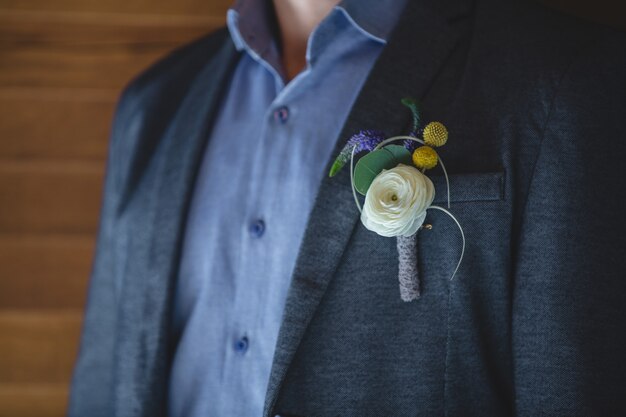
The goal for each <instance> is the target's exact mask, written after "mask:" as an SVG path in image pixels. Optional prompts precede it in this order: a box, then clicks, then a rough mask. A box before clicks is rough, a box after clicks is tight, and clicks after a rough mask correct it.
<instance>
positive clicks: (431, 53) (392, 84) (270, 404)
mask: <svg viewBox="0 0 626 417" xmlns="http://www.w3.org/2000/svg"><path fill="white" fill-rule="evenodd" d="M407 3H408V4H407V7H406V9H405V12H404V13H403V15H402V17H401V19H400V22H399V24H398V25H397V26H396V28H395V29H394V31H393V33H392V35H391V37H390V39H389V41H388V44H387V45H386V47H385V49H384V50H383V52H382V53H381V55H380V57H379V59H378V60H377V62H376V64H375V65H374V68H373V69H372V71H371V73H370V75H369V77H368V79H367V81H366V82H365V85H364V86H363V89H362V90H361V93H360V94H359V96H358V98H357V100H356V102H355V104H354V106H353V108H352V110H351V112H350V114H349V116H348V119H347V121H346V123H345V124H344V127H343V129H342V131H341V134H340V135H339V137H338V138H337V142H336V149H335V152H334V153H333V155H332V158H331V160H330V161H328V165H327V168H326V169H327V170H328V169H330V165H331V163H332V159H333V158H334V157H335V156H336V155H337V153H339V151H340V150H341V148H342V147H343V146H344V145H345V142H346V141H347V139H348V138H349V136H350V135H352V134H353V133H356V132H357V131H358V130H360V129H380V130H383V131H385V133H386V134H387V135H396V134H406V133H408V132H409V130H410V122H411V119H410V114H409V112H408V110H406V109H405V108H404V107H403V106H402V105H401V103H400V100H401V99H402V98H403V97H406V96H413V97H416V98H418V99H419V98H422V97H423V96H424V95H425V94H426V92H427V90H428V88H429V86H430V84H431V82H432V80H433V78H434V77H435V75H436V74H437V73H438V72H439V69H440V68H441V66H442V65H443V63H444V61H445V59H446V58H447V57H448V55H449V54H450V52H451V51H452V49H453V47H454V46H455V44H456V43H457V41H458V33H457V32H456V31H455V30H454V28H453V27H452V26H451V25H450V24H449V23H448V21H449V20H451V19H453V18H454V17H457V16H459V15H461V14H463V13H466V12H467V11H468V10H469V9H470V7H471V1H469V0H468V1H466V0H442V1H439V2H435V1H433V5H432V6H431V5H427V4H425V3H427V2H426V1H419V2H417V1H411V0H410V1H408V2H407ZM434 3H437V4H436V5H434ZM358 219H359V212H358V210H357V208H356V206H355V204H354V201H353V197H352V191H351V187H350V175H349V169H347V167H346V168H344V169H343V170H342V171H341V172H340V173H339V174H338V175H337V176H336V177H334V178H328V177H325V178H324V179H323V180H322V184H321V186H320V190H319V192H318V195H317V198H316V202H315V205H314V208H313V210H312V213H311V216H310V219H309V223H308V226H307V230H306V232H305V236H304V239H303V242H302V246H301V248H300V253H299V255H298V261H297V263H296V268H295V271H294V275H293V277H292V283H291V287H290V289H289V293H288V296H287V303H286V306H285V312H284V315H283V323H282V325H281V329H280V332H279V336H278V342H277V345H276V353H275V355H274V362H273V365H272V371H271V376H270V381H269V385H268V390H267V395H266V399H265V410H264V416H265V417H270V416H272V415H273V413H274V412H275V411H278V410H273V408H274V404H275V403H276V400H277V397H278V394H279V391H280V387H281V384H282V383H283V381H284V379H285V376H286V374H287V370H288V368H289V365H290V363H291V361H292V359H293V357H294V354H295V352H296V350H297V349H298V345H299V343H300V340H301V339H302V336H303V334H304V332H305V330H306V328H307V326H308V324H309V322H310V320H311V318H312V317H313V315H314V313H315V310H316V308H317V306H318V304H319V302H320V300H321V298H322V296H323V295H324V292H325V291H326V288H327V286H328V283H329V281H330V280H331V278H332V277H333V274H334V272H335V270H336V268H337V266H338V265H339V262H340V260H341V256H342V254H343V252H344V249H345V247H346V245H347V244H348V242H349V240H350V236H351V235H352V231H353V229H354V227H355V225H356V224H357V222H358Z"/></svg>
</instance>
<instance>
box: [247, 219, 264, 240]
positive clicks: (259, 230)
mask: <svg viewBox="0 0 626 417" xmlns="http://www.w3.org/2000/svg"><path fill="white" fill-rule="evenodd" d="M263 233H265V222H264V221H263V220H261V219H259V220H257V221H255V222H253V223H252V224H251V225H250V234H251V235H252V236H254V237H261V236H263Z"/></svg>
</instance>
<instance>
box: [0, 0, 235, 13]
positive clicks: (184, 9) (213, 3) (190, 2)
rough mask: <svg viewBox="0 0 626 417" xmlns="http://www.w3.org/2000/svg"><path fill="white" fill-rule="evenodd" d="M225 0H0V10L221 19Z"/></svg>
mask: <svg viewBox="0 0 626 417" xmlns="http://www.w3.org/2000/svg"><path fill="white" fill-rule="evenodd" d="M230 4H231V2H230V1H225V0H207V1H198V0H176V1H171V0H133V1H127V0H108V1H99V0H55V1H49V0H3V1H2V8H5V9H10V10H29V11H74V12H90V13H98V14H102V13H105V14H106V13H132V14H137V15H146V14H155V13H156V14H165V15H189V16H198V15H202V16H217V17H221V16H223V15H224V14H225V13H226V9H228V7H229V6H230Z"/></svg>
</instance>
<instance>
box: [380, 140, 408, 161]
mask: <svg viewBox="0 0 626 417" xmlns="http://www.w3.org/2000/svg"><path fill="white" fill-rule="evenodd" d="M383 149H385V150H388V151H389V152H391V153H392V154H393V156H394V157H395V158H396V159H397V160H398V164H404V165H413V160H412V159H411V152H409V151H408V150H407V149H406V148H405V147H404V146H401V145H387V146H385V147H384V148H383ZM396 165H397V164H396Z"/></svg>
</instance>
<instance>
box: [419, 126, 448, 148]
mask: <svg viewBox="0 0 626 417" xmlns="http://www.w3.org/2000/svg"><path fill="white" fill-rule="evenodd" d="M447 141H448V129H446V127H445V126H444V125H443V123H439V122H430V123H428V124H427V125H426V127H425V128H424V142H426V144H427V145H430V146H434V147H438V146H443V145H445V144H446V142H447Z"/></svg>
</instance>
